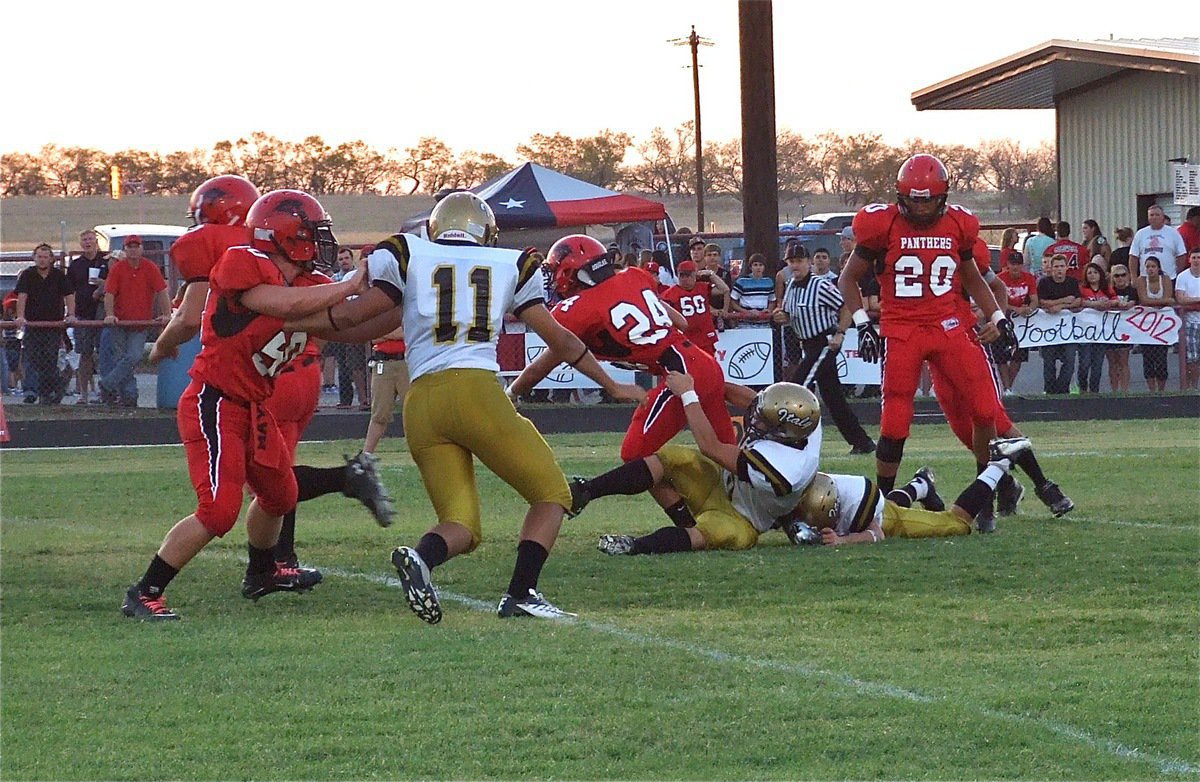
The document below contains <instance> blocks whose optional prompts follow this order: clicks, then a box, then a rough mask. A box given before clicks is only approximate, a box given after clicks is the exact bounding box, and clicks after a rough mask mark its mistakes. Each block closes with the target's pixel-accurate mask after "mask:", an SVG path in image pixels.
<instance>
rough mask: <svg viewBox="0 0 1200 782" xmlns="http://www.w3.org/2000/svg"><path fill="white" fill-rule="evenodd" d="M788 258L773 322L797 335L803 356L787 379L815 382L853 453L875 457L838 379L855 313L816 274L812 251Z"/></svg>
mask: <svg viewBox="0 0 1200 782" xmlns="http://www.w3.org/2000/svg"><path fill="white" fill-rule="evenodd" d="M786 255H787V258H786V260H787V263H788V269H789V270H790V272H791V279H790V280H788V283H787V286H786V287H785V288H784V291H783V300H782V306H781V307H780V308H779V309H778V310H776V312H775V314H774V316H773V318H772V319H773V320H774V322H775V323H778V324H780V325H782V326H783V328H785V329H789V330H791V331H793V332H794V333H795V334H796V336H797V337H798V338H799V339H800V346H801V351H802V352H803V355H804V357H803V359H802V360H801V361H800V363H799V365H797V366H796V367H794V368H793V369H792V371H791V374H790V375H789V376H788V378H787V379H788V381H790V382H792V383H801V384H807V385H811V384H812V383H813V382H815V383H816V385H817V389H818V390H819V392H820V394H821V399H822V402H821V406H822V407H823V408H824V409H826V410H828V411H829V414H830V415H831V416H833V423H834V424H835V425H836V426H837V428H838V431H839V432H841V434H842V437H843V438H845V440H846V442H847V443H849V444H850V453H851V454H867V453H874V451H875V442H874V441H873V440H872V439H871V438H870V436H868V435H867V433H866V432H865V431H864V430H863V428H862V424H861V423H859V421H858V416H856V415H855V414H854V410H852V409H851V408H850V405H849V403H847V402H846V396H845V394H844V393H843V392H842V386H841V381H840V380H839V379H838V369H837V364H838V361H837V359H838V353H840V352H841V349H842V341H843V339H845V336H846V329H847V328H848V327H849V325H850V310H848V309H846V307H845V306H844V303H843V301H842V294H841V292H840V291H839V290H838V288H837V285H836V284H835V283H832V282H830V281H829V280H828V279H827V278H825V277H822V276H819V275H817V274H815V273H814V272H813V268H812V262H811V260H810V259H809V257H808V251H807V250H806V249H805V248H804V247H803V246H802V245H800V244H794V245H790V246H789V247H788V249H787V253H786ZM814 367H815V368H814ZM810 376H811V377H810Z"/></svg>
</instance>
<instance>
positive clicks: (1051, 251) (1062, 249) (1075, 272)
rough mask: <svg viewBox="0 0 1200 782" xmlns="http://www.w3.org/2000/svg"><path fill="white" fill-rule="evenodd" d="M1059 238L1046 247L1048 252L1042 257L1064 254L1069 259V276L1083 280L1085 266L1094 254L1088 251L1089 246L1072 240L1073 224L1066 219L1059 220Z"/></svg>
mask: <svg viewBox="0 0 1200 782" xmlns="http://www.w3.org/2000/svg"><path fill="white" fill-rule="evenodd" d="M1056 233H1057V234H1058V239H1057V240H1056V241H1055V242H1054V244H1052V245H1050V246H1049V247H1047V248H1046V252H1045V253H1043V254H1042V257H1044V258H1049V257H1051V256H1053V255H1062V256H1065V257H1066V259H1067V276H1068V277H1070V278H1072V279H1075V280H1079V281H1081V282H1082V281H1083V267H1084V266H1087V264H1088V261H1090V260H1091V259H1092V254H1091V253H1090V252H1088V248H1086V247H1084V246H1083V245H1082V244H1080V243H1079V242H1074V241H1071V238H1070V237H1071V224H1070V223H1068V222H1067V221H1066V220H1063V221H1061V222H1059V224H1058V229H1057V231H1056Z"/></svg>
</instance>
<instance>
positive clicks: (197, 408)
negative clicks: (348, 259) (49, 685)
mask: <svg viewBox="0 0 1200 782" xmlns="http://www.w3.org/2000/svg"><path fill="white" fill-rule="evenodd" d="M246 222H247V224H248V225H249V227H250V228H251V229H253V231H254V233H253V237H254V238H253V239H252V243H253V246H252V247H234V248H231V249H229V250H227V251H226V252H225V254H224V255H222V256H221V260H219V261H218V262H217V264H216V265H215V266H214V267H213V268H212V271H211V274H210V276H209V293H208V297H207V304H206V305H205V310H204V316H203V319H202V334H201V344H202V345H203V348H202V349H201V351H200V355H199V356H197V357H196V361H195V363H194V364H193V365H192V369H191V376H192V382H191V384H190V385H189V386H188V388H187V390H186V391H185V392H184V394H183V397H182V398H181V399H180V400H179V407H178V410H177V411H176V417H177V419H178V422H179V434H180V437H181V438H182V440H183V444H184V448H185V451H186V453H187V460H188V472H189V473H190V475H191V479H192V485H193V487H194V488H195V490H196V497H197V500H198V504H197V507H196V511H195V513H192V514H191V515H189V516H187V517H185V518H183V519H182V520H180V521H179V522H178V523H177V524H176V525H175V526H174V527H172V528H171V530H170V532H168V533H167V536H166V538H165V539H164V540H163V542H162V545H161V546H160V547H159V549H158V553H157V554H156V555H155V556H154V558H153V560H152V561H151V562H150V566H149V567H148V568H147V570H146V573H145V574H144V575H143V576H142V578H141V579H140V580H139V581H138V582H137V583H135V584H133V585H132V586H130V587H129V590H128V591H127V592H126V594H125V601H124V604H123V605H122V606H121V611H122V613H124V614H125V615H126V616H129V617H133V618H137V619H148V620H154V621H161V620H171V619H178V618H179V616H178V615H177V614H176V613H175V612H174V611H172V610H171V609H169V608H167V606H166V601H165V599H164V597H163V593H164V590H166V588H167V585H168V584H170V583H171V580H172V579H174V578H175V576H176V575H178V573H179V571H180V570H181V569H183V567H184V566H185V565H187V563H188V562H190V561H191V560H192V558H193V557H195V556H196V554H198V553H200V550H201V549H203V548H204V547H205V546H206V545H208V543H209V542H210V541H211V540H212V539H213V538H215V537H220V536H223V535H224V534H225V533H227V532H228V531H229V530H230V529H232V528H233V525H234V524H235V523H236V522H237V518H238V514H239V512H240V511H241V507H242V487H243V486H244V485H246V484H249V486H250V488H251V490H253V492H254V494H255V497H254V500H253V501H251V503H250V508H249V510H248V511H247V513H246V537H247V538H248V546H249V554H250V564H249V565H248V567H247V569H246V577H245V579H244V580H243V582H242V588H243V593H245V592H246V591H251V592H256V593H262V594H265V593H266V592H271V591H280V590H285V591H297V590H300V589H304V588H305V587H304V585H303V584H302V583H301V581H300V579H299V576H298V575H297V574H295V573H288V572H283V573H281V572H279V570H278V569H277V567H276V564H275V558H274V555H273V551H272V549H273V547H274V546H275V544H276V543H277V542H278V539H279V525H280V519H281V517H282V516H283V514H285V513H287V512H288V511H289V510H291V509H292V508H294V507H295V505H296V493H297V491H296V479H295V477H294V476H293V474H292V462H291V454H290V452H289V451H288V450H287V448H286V447H285V445H284V443H283V438H282V437H281V436H280V433H279V427H278V426H277V425H276V424H275V420H274V418H273V417H272V416H271V415H270V413H269V412H267V411H266V410H265V408H264V406H263V402H264V400H266V398H267V397H268V396H269V395H270V393H271V390H272V388H273V386H274V383H275V377H276V376H277V375H278V374H279V372H280V371H281V370H282V369H283V368H284V367H285V366H287V364H288V362H289V361H291V360H292V359H293V358H294V357H295V356H297V355H299V354H300V353H301V352H303V350H304V347H305V344H306V343H307V341H308V339H307V335H306V334H305V333H303V332H302V331H295V330H291V329H287V328H285V321H287V320H288V319H289V318H298V317H303V316H304V315H306V314H309V313H313V312H321V311H322V310H325V309H326V308H328V307H330V306H332V305H333V304H336V303H338V302H340V301H342V300H343V299H345V298H346V297H347V296H348V295H351V294H353V293H354V292H355V290H356V288H357V287H358V286H359V283H360V281H361V278H359V279H355V280H348V281H345V282H340V283H333V284H331V285H313V286H309V287H292V286H291V283H293V282H294V281H295V280H296V279H297V278H298V277H299V276H300V275H301V274H303V273H304V272H305V271H306V270H307V269H311V265H312V263H313V261H314V260H315V259H316V258H317V257H318V255H327V256H328V257H329V258H330V259H332V255H333V252H334V251H335V250H336V248H337V243H336V241H335V240H334V238H333V232H332V230H331V223H330V220H329V215H327V214H326V213H325V209H324V207H322V206H321V204H320V203H319V202H318V201H317V200H316V199H315V198H313V197H312V196H310V195H308V194H307V193H302V192H299V191H295V190H279V191H276V192H274V193H269V194H267V195H265V196H263V197H262V198H260V199H258V201H256V202H255V203H254V205H253V206H252V207H251V208H250V211H249V213H248V214H247V217H246Z"/></svg>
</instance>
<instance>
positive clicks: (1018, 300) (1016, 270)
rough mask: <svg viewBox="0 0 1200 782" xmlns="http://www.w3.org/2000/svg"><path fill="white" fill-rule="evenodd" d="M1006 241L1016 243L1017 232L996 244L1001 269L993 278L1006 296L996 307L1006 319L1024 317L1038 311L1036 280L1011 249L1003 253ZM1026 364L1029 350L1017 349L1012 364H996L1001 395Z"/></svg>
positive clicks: (1018, 254) (1017, 253) (1019, 256)
mask: <svg viewBox="0 0 1200 782" xmlns="http://www.w3.org/2000/svg"><path fill="white" fill-rule="evenodd" d="M1009 241H1011V242H1013V243H1016V241H1017V229H1015V228H1009V229H1006V230H1005V231H1004V237H1003V238H1002V239H1001V240H1000V244H1001V249H1000V259H1001V262H1002V263H1003V268H1002V269H1001V271H1000V274H998V275H997V277H998V278H999V279H1000V282H1001V283H1002V284H1003V285H1004V289H1005V291H1006V292H1007V294H1008V295H1007V297H1006V299H1005V300H1004V301H1001V302H999V304H1000V305H1001V307H1003V308H1004V310H1005V311H1006V313H1007V315H1008V317H1009V318H1012V317H1014V316H1016V315H1024V316H1026V317H1028V316H1029V315H1032V314H1033V313H1034V311H1035V310H1036V309H1037V308H1038V293H1037V278H1036V277H1034V276H1033V275H1032V274H1030V273H1029V272H1027V271H1025V258H1024V257H1023V256H1022V255H1021V253H1019V252H1017V251H1016V250H1014V249H1012V246H1011V245H1009V247H1008V248H1007V252H1006V251H1005V248H1004V244H1005V243H1006V242H1009ZM1028 360H1029V350H1028V349H1026V348H1020V349H1018V350H1017V353H1016V355H1014V356H1013V359H1012V361H1007V362H1004V363H1002V364H998V366H999V369H1000V381H1001V383H1002V384H1003V385H1004V393H1005V394H1008V393H1010V392H1011V391H1012V387H1013V384H1014V383H1015V382H1016V381H1017V375H1018V374H1020V372H1021V364H1023V363H1025V362H1026V361H1028Z"/></svg>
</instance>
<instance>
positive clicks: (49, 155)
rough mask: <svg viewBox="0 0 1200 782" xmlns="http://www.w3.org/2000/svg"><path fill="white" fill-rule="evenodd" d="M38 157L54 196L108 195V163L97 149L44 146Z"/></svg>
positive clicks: (54, 145)
mask: <svg viewBox="0 0 1200 782" xmlns="http://www.w3.org/2000/svg"><path fill="white" fill-rule="evenodd" d="M38 157H39V158H40V160H41V164H42V171H43V173H44V174H45V176H46V180H47V182H48V183H49V185H50V192H51V193H52V194H54V195H59V196H65V197H73V196H89V195H104V194H105V193H108V192H109V189H110V188H109V181H110V177H109V168H108V160H107V157H106V156H105V155H104V153H103V152H100V151H99V150H96V149H85V148H83V147H60V146H57V145H56V144H47V145H46V146H44V147H42V150H41V152H40V153H39V155H38Z"/></svg>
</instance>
